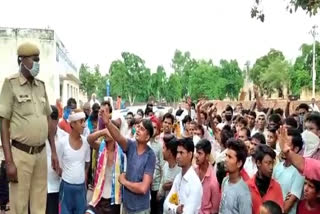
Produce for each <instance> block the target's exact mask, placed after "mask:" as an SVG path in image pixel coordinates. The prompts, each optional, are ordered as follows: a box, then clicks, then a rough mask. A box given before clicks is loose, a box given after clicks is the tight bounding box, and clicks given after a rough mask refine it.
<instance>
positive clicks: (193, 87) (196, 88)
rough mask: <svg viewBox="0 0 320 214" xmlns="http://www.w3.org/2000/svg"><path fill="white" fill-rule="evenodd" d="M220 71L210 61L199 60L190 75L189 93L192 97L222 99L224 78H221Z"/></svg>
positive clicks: (223, 96)
mask: <svg viewBox="0 0 320 214" xmlns="http://www.w3.org/2000/svg"><path fill="white" fill-rule="evenodd" d="M221 74H222V73H221V71H220V70H219V68H218V67H217V66H214V65H213V64H212V62H211V61H209V62H206V61H200V62H199V64H198V67H197V68H196V69H195V70H194V72H192V74H191V76H190V95H191V97H192V99H198V98H200V97H206V98H210V99H211V98H213V99H224V98H225V96H226V94H225V86H226V83H227V82H226V79H224V78H221Z"/></svg>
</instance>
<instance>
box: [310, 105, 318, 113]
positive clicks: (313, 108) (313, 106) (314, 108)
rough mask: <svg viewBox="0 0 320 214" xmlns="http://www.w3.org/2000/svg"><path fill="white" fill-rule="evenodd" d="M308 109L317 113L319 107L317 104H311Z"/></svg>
mask: <svg viewBox="0 0 320 214" xmlns="http://www.w3.org/2000/svg"><path fill="white" fill-rule="evenodd" d="M309 107H310V108H311V109H312V111H316V112H319V107H318V105H317V104H314V105H312V103H311V104H310V105H309Z"/></svg>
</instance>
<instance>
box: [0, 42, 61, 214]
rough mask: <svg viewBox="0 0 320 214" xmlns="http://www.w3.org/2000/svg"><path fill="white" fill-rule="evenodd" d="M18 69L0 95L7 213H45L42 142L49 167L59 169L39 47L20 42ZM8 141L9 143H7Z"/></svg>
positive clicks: (45, 163) (44, 157) (45, 179)
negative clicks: (41, 77)
mask: <svg viewBox="0 0 320 214" xmlns="http://www.w3.org/2000/svg"><path fill="white" fill-rule="evenodd" d="M17 55H18V64H19V72H18V73H16V74H14V75H12V76H10V77H8V78H6V79H5V81H4V83H3V86H2V91H1V94H0V117H1V125H2V126H1V140H2V146H3V151H4V156H5V163H6V171H7V176H8V179H9V181H10V182H11V184H10V210H11V211H10V213H13V214H27V213H28V202H29V201H30V211H31V213H32V214H38V213H39V214H44V213H45V210H46V198H47V197H46V195H47V158H46V149H45V145H46V144H45V141H46V139H47V138H48V139H49V142H50V146H51V151H52V158H51V160H52V167H53V169H55V170H58V169H60V168H59V163H58V158H57V153H56V148H55V142H54V129H53V128H52V127H53V126H52V124H51V118H50V114H51V108H50V105H49V102H48V97H47V93H46V89H45V84H44V82H42V81H40V80H39V79H36V78H35V77H36V76H37V75H38V73H39V61H40V58H39V55H40V51H39V48H38V47H37V46H36V45H34V44H31V43H23V44H22V45H20V46H19V48H18V50H17ZM10 142H11V143H10Z"/></svg>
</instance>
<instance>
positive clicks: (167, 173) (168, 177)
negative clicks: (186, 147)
mask: <svg viewBox="0 0 320 214" xmlns="http://www.w3.org/2000/svg"><path fill="white" fill-rule="evenodd" d="M179 173H180V174H181V167H179V166H178V164H176V165H175V166H174V167H173V168H170V167H169V164H168V162H167V161H165V164H164V166H163V175H162V178H161V182H160V187H159V194H160V195H161V196H167V195H168V194H169V191H164V190H163V189H162V186H163V184H165V183H167V182H173V181H174V179H175V177H176V176H177V175H178V174H179Z"/></svg>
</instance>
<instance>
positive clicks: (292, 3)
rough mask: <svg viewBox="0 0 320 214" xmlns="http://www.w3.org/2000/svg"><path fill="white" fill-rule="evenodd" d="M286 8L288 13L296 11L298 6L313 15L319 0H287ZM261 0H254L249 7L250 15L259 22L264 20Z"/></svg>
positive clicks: (319, 2)
mask: <svg viewBox="0 0 320 214" xmlns="http://www.w3.org/2000/svg"><path fill="white" fill-rule="evenodd" d="M287 1H288V4H287V8H286V9H287V10H288V11H289V12H290V13H293V12H296V11H297V10H298V9H299V8H300V9H302V10H304V11H305V12H306V13H307V14H308V15H310V16H314V15H316V14H317V12H318V9H319V7H320V1H319V0H287ZM261 3H262V0H254V5H253V6H252V8H251V17H252V18H257V19H258V20H260V21H261V22H264V18H265V15H264V12H263V10H262V9H261Z"/></svg>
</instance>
